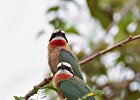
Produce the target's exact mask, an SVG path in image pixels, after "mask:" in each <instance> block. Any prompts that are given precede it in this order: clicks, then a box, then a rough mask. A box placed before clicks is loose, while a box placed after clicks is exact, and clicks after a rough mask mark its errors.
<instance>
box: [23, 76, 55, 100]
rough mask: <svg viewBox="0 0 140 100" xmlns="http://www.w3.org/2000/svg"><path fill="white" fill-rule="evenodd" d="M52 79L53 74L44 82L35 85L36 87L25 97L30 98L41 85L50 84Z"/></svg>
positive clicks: (26, 99)
mask: <svg viewBox="0 0 140 100" xmlns="http://www.w3.org/2000/svg"><path fill="white" fill-rule="evenodd" d="M52 79H53V76H50V75H49V76H48V77H47V78H45V79H44V80H43V81H42V82H40V83H39V84H38V85H35V86H34V88H33V89H32V90H31V91H29V92H28V93H27V94H26V95H25V96H24V99H25V100H28V98H30V97H31V96H32V95H33V94H35V93H36V92H37V90H38V89H39V88H40V87H43V86H44V85H46V84H49V83H50V81H51V80H52Z"/></svg>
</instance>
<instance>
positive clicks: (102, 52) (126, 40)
mask: <svg viewBox="0 0 140 100" xmlns="http://www.w3.org/2000/svg"><path fill="white" fill-rule="evenodd" d="M139 38H140V35H136V36H129V37H128V38H127V39H125V40H124V41H122V42H119V43H117V44H115V45H113V46H112V47H110V48H107V49H105V50H102V51H100V52H97V53H95V54H93V55H92V56H90V57H88V58H86V59H85V60H83V61H81V62H80V63H79V64H80V65H83V64H85V63H87V62H89V61H91V60H93V59H95V58H96V57H98V56H101V55H103V54H105V53H107V52H109V51H112V50H113V49H115V48H118V47H122V46H123V45H124V44H126V43H128V42H131V41H133V40H136V39H139Z"/></svg>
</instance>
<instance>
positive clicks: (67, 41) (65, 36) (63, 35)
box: [62, 34, 68, 43]
mask: <svg viewBox="0 0 140 100" xmlns="http://www.w3.org/2000/svg"><path fill="white" fill-rule="evenodd" d="M62 36H63V38H64V39H65V40H66V41H67V43H68V40H67V38H66V36H65V34H62Z"/></svg>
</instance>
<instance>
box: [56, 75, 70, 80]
mask: <svg viewBox="0 0 140 100" xmlns="http://www.w3.org/2000/svg"><path fill="white" fill-rule="evenodd" d="M56 77H57V78H58V79H60V80H64V79H69V78H71V77H72V76H71V75H70V74H58V75H57V76H56Z"/></svg>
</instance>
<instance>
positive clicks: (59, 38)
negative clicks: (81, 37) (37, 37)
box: [52, 36, 65, 40]
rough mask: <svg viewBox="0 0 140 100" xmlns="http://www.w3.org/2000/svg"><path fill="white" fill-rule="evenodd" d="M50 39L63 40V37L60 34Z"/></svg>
mask: <svg viewBox="0 0 140 100" xmlns="http://www.w3.org/2000/svg"><path fill="white" fill-rule="evenodd" d="M52 40H65V39H64V38H63V37H61V36H57V37H55V38H53V39H52Z"/></svg>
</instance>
